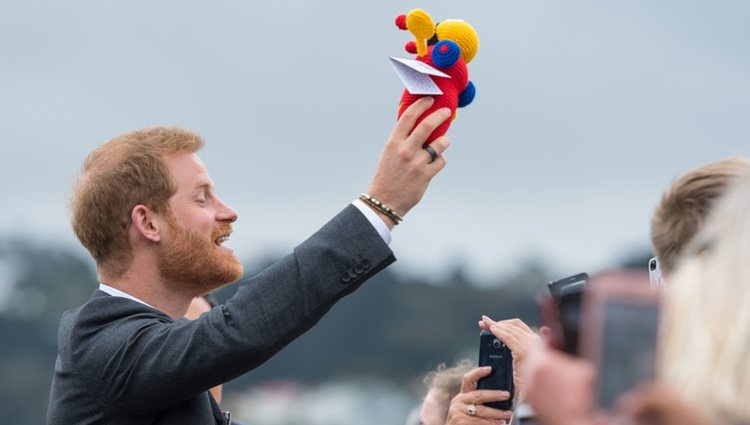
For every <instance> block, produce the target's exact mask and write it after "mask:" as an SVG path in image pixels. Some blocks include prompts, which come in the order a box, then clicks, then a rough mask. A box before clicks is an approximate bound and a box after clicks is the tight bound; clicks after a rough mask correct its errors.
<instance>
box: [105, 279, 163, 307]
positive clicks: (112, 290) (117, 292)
mask: <svg viewBox="0 0 750 425" xmlns="http://www.w3.org/2000/svg"><path fill="white" fill-rule="evenodd" d="M99 290H100V291H102V292H105V293H107V294H109V295H112V296H113V297H121V298H127V299H129V300H133V301H135V302H138V303H141V304H143V305H145V306H149V307H151V308H156V307H154V306H152V305H151V304H148V303H146V302H144V301H141V300H139V299H138V298H136V297H134V296H132V295H130V294H128V293H126V292H123V291H121V290H119V289H117V288H113V287H111V286H109V285H107V284H105V283H101V282H100V283H99Z"/></svg>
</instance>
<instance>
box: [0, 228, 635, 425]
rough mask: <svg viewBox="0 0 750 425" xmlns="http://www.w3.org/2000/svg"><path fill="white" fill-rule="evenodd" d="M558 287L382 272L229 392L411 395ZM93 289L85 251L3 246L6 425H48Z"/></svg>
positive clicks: (532, 272)
mask: <svg viewBox="0 0 750 425" xmlns="http://www.w3.org/2000/svg"><path fill="white" fill-rule="evenodd" d="M638 261H641V260H637V261H636V262H638ZM270 262H271V261H267V262H265V263H266V264H270ZM643 264H645V261H644V263H643ZM261 269H262V265H260V264H254V265H251V266H249V267H247V270H251V271H259V270H261ZM555 277H559V276H551V275H550V272H549V271H548V270H546V269H545V267H544V266H543V265H541V264H536V263H534V262H533V261H531V262H527V263H525V264H521V265H520V266H519V269H518V270H515V271H513V273H512V274H509V275H507V276H501V277H498V278H497V279H496V281H495V282H494V283H493V284H491V285H488V284H484V285H482V286H478V285H476V284H474V283H473V282H471V281H469V279H468V278H467V277H466V275H465V273H464V272H463V270H462V269H461V267H460V266H456V267H454V269H453V270H452V271H450V272H448V273H447V274H446V275H445V276H443V277H442V278H440V279H438V280H437V281H427V280H421V279H417V278H406V277H404V276H400V275H399V274H397V273H394V272H392V271H389V270H388V269H386V270H385V271H384V272H382V273H380V274H379V275H377V276H375V277H374V278H373V279H372V280H371V281H370V282H368V283H367V284H365V285H364V286H363V287H362V288H360V289H359V290H358V291H356V292H355V293H354V294H352V295H350V296H349V297H347V298H345V299H344V300H342V302H340V303H339V304H338V305H336V306H335V307H334V308H333V309H332V310H331V312H330V313H329V314H328V315H327V316H325V317H324V318H323V319H322V320H321V321H320V322H319V323H318V324H317V325H316V326H315V327H314V328H313V329H312V330H310V331H309V332H308V333H307V334H305V335H303V336H302V337H301V338H299V339H298V340H296V341H295V342H293V343H292V344H291V345H289V346H288V347H287V348H285V349H284V350H283V351H282V352H280V353H279V354H278V355H276V356H275V357H274V358H272V359H271V360H269V361H268V362H267V363H266V364H264V365H262V366H261V367H259V368H257V369H256V370H254V371H253V372H251V373H249V374H246V375H244V376H242V377H240V378H238V379H236V380H234V381H233V382H230V383H228V384H227V386H226V387H225V388H226V390H227V391H232V390H239V389H243V388H245V387H247V386H248V385H250V384H253V383H257V382H261V381H265V380H271V379H293V380H297V381H303V382H318V381H321V380H325V379H330V378H337V377H343V376H351V375H363V376H376V377H379V378H381V379H387V380H391V381H393V382H397V383H399V384H400V385H414V383H415V382H419V380H420V378H421V376H423V375H424V373H426V372H428V371H429V370H431V369H433V368H434V367H435V366H436V365H437V364H439V363H441V362H445V363H448V364H450V363H453V362H454V361H455V360H457V359H459V358H461V357H469V358H471V359H474V357H475V356H476V352H475V351H474V347H475V346H476V344H477V341H478V334H479V330H478V327H477V321H478V320H479V319H480V317H481V315H482V314H487V315H489V316H491V317H493V318H494V319H496V320H499V319H505V318H511V317H520V318H522V319H524V320H525V321H526V322H527V323H529V324H533V325H538V324H539V317H538V314H537V307H536V302H535V296H536V294H538V293H539V291H540V290H543V289H544V286H545V284H546V282H548V281H549V280H551V279H552V278H555ZM97 284H98V283H97V280H96V275H95V271H94V268H93V264H92V262H91V261H90V260H89V259H88V257H86V256H84V255H83V254H82V253H80V252H79V251H74V250H71V249H68V248H63V247H59V246H53V245H44V244H40V243H32V242H28V241H25V240H23V239H21V238H17V239H14V238H4V239H0V337H1V338H0V376H2V377H3V385H2V386H0V423H2V424H8V425H12V424H35V423H44V420H45V415H46V409H47V402H48V396H49V385H50V381H51V377H52V372H53V368H54V362H55V358H56V355H57V341H56V338H57V326H58V322H59V319H60V315H61V313H62V312H63V311H65V310H67V309H70V308H75V307H77V306H79V305H81V304H82V303H83V302H84V301H85V300H86V299H87V298H88V297H89V296H90V295H91V293H92V292H93V290H94V288H96V286H97ZM236 289H237V286H236V285H232V286H228V287H226V288H223V289H221V290H219V291H218V292H217V294H216V296H217V298H218V299H219V300H220V301H223V300H226V299H227V298H229V297H231V295H232V294H233V293H234V292H235V291H236Z"/></svg>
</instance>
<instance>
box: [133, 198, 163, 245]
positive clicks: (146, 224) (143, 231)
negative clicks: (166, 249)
mask: <svg viewBox="0 0 750 425" xmlns="http://www.w3.org/2000/svg"><path fill="white" fill-rule="evenodd" d="M130 220H131V221H132V222H133V227H134V229H135V231H136V233H138V234H139V235H141V236H143V237H144V238H146V239H148V240H149V241H151V242H159V241H161V227H160V225H159V224H160V223H159V219H158V217H157V215H156V214H155V213H154V212H153V211H151V209H150V208H149V207H147V206H145V205H142V204H138V205H136V206H135V207H133V211H131V212H130Z"/></svg>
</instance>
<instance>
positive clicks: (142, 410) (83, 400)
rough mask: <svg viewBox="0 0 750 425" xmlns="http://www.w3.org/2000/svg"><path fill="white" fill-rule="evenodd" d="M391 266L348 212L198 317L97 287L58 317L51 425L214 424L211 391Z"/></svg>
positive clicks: (376, 238)
mask: <svg viewBox="0 0 750 425" xmlns="http://www.w3.org/2000/svg"><path fill="white" fill-rule="evenodd" d="M393 261H395V258H394V256H393V253H392V252H391V250H390V249H389V248H388V246H387V245H386V244H385V243H384V242H383V240H382V239H381V237H380V235H378V233H377V232H376V231H375V229H374V228H373V227H372V225H371V224H370V223H369V222H368V221H367V219H366V218H365V217H364V216H363V215H362V213H361V212H360V211H358V210H357V209H356V208H355V207H353V206H351V205H349V206H348V207H347V208H345V209H344V210H343V211H342V212H341V213H339V214H338V215H337V216H336V217H334V218H333V219H332V220H331V221H330V222H328V223H327V224H326V225H325V226H323V228H321V229H320V230H319V231H318V232H316V233H315V234H314V235H313V236H311V237H310V238H309V239H308V240H306V241H305V242H303V243H302V244H301V245H299V246H298V247H296V248H295V249H294V253H293V254H290V255H289V256H287V257H285V258H284V259H282V260H281V261H279V262H278V263H276V264H274V265H273V266H271V267H269V268H268V269H266V270H264V271H263V272H261V273H260V274H259V275H257V276H255V277H253V278H250V279H248V280H247V281H246V282H242V283H241V285H242V286H241V287H240V289H239V290H238V292H237V294H236V295H235V296H234V297H232V298H231V299H230V300H229V301H228V302H227V303H226V304H224V305H221V306H218V307H216V308H214V309H213V310H211V311H210V312H209V313H207V314H204V315H203V316H201V317H200V318H199V319H198V320H195V321H188V320H184V319H182V320H177V321H175V320H172V319H171V318H170V317H169V316H167V315H166V314H164V313H162V312H160V311H158V310H156V309H153V308H150V307H148V306H145V305H143V304H140V303H137V302H135V301H132V300H128V299H126V298H121V297H113V296H110V295H108V294H106V293H104V292H101V291H99V290H97V291H95V292H94V294H93V295H92V296H91V298H90V299H89V300H88V301H87V302H86V303H85V304H84V305H83V306H81V307H80V308H78V309H76V310H70V311H67V312H65V313H64V314H63V317H62V319H61V322H60V330H59V333H58V349H59V355H58V357H57V361H56V363H55V373H54V376H53V379H52V389H51V392H50V402H49V408H48V411H47V423H48V424H56V425H67V424H70V425H73V424H75V425H83V424H108V425H125V424H128V425H130V424H138V425H145V424H180V425H186V424H188V425H189V424H216V423H217V420H216V419H215V418H214V414H213V413H212V409H211V402H210V399H209V395H208V393H207V390H208V389H209V388H211V387H213V386H215V385H217V384H221V383H224V382H227V381H229V380H231V379H233V378H235V377H237V376H239V375H241V374H243V373H245V372H248V371H250V370H252V369H254V368H255V367H257V366H259V365H261V364H262V363H263V362H265V361H266V360H268V359H269V358H270V357H271V356H273V355H274V354H275V353H276V352H278V351H279V350H281V349H282V348H283V347H284V346H286V345H287V344H289V343H290V342H291V341H292V340H294V339H295V338H297V337H298V336H300V335H301V334H302V333H304V332H305V331H307V330H308V329H309V328H310V327H312V326H313V325H314V324H315V323H317V322H318V320H320V318H321V317H322V316H323V315H324V314H325V313H326V312H327V311H328V310H329V309H330V308H331V307H332V306H333V304H335V303H336V302H337V301H338V300H339V299H341V297H343V296H345V295H347V294H349V293H351V292H353V291H354V290H355V289H357V288H358V287H359V286H360V285H361V284H362V283H363V282H364V281H365V280H367V279H368V278H369V277H371V276H373V275H374V274H375V273H377V272H378V271H380V270H382V269H383V268H384V267H386V266H388V265H389V264H391V263H392V262H393Z"/></svg>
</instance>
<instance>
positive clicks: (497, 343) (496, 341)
mask: <svg viewBox="0 0 750 425" xmlns="http://www.w3.org/2000/svg"><path fill="white" fill-rule="evenodd" d="M502 346H503V343H502V342H500V340H499V339H497V338H495V339H494V340H493V341H492V348H494V349H495V350H499V349H500V347H502Z"/></svg>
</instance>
